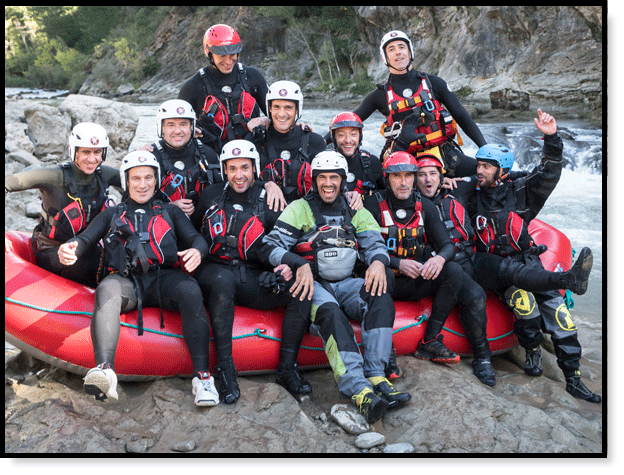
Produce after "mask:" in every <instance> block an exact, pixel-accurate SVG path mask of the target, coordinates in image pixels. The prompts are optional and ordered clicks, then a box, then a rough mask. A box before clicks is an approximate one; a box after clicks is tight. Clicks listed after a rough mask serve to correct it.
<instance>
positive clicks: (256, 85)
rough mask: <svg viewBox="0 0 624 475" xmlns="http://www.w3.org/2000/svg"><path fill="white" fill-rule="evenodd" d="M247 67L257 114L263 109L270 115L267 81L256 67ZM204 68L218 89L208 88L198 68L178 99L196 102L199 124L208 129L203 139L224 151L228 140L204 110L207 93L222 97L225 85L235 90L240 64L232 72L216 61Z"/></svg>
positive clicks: (250, 91)
mask: <svg viewBox="0 0 624 475" xmlns="http://www.w3.org/2000/svg"><path fill="white" fill-rule="evenodd" d="M244 70H245V74H246V76H247V81H246V82H247V84H246V87H248V92H249V94H251V96H252V97H253V98H254V99H255V100H256V103H257V108H258V109H257V111H255V112H254V116H256V117H257V116H259V115H260V114H259V111H262V112H263V113H264V114H265V115H266V114H267V111H266V94H267V92H268V89H269V87H268V85H267V82H266V80H265V79H264V77H263V76H262V74H261V73H260V71H258V70H257V69H256V68H253V67H251V66H245V67H244ZM203 71H204V72H205V74H206V75H207V76H208V79H209V81H208V82H209V83H210V82H212V84H214V89H215V90H214V91H207V89H206V84H205V82H204V79H202V76H201V75H200V73H199V72H197V73H195V74H194V75H193V76H192V77H191V78H190V79H188V80H187V81H186V82H185V83H184V84H183V85H182V87H181V88H180V92H179V93H178V99H182V100H185V101H186V102H188V103H189V104H191V105H192V106H193V109H194V110H195V113H196V114H197V118H198V119H199V120H198V123H197V125H198V127H200V128H202V131H203V133H204V136H203V137H202V138H201V140H202V142H203V143H205V144H206V145H209V146H211V147H212V148H214V149H215V150H216V151H217V152H218V153H220V152H221V146H222V143H224V142H222V140H221V138H220V137H219V136H218V135H219V134H218V133H216V132H215V130H214V127H213V126H212V125H211V123H210V120H206V114H205V113H204V112H203V108H204V105H205V102H206V97H207V96H208V95H209V94H211V95H216V96H217V97H218V95H219V93H221V91H222V89H223V88H224V87H228V88H229V89H230V91H234V90H235V89H236V86H237V85H238V84H240V71H239V68H238V66H237V65H235V66H234V69H233V70H232V72H230V73H228V74H223V73H222V72H221V71H219V70H218V69H217V68H216V67H214V66H213V65H212V64H210V65H209V66H207V67H205V68H203ZM239 99H240V97H234V98H232V100H233V101H235V102H236V101H238V100H239ZM224 105H225V104H224Z"/></svg>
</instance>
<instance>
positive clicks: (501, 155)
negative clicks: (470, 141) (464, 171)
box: [475, 144, 514, 170]
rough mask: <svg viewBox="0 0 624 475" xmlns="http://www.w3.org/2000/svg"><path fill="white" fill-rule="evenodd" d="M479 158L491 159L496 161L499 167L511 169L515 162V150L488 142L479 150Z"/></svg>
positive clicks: (477, 155)
mask: <svg viewBox="0 0 624 475" xmlns="http://www.w3.org/2000/svg"><path fill="white" fill-rule="evenodd" d="M475 158H476V159H477V160H489V161H493V162H495V163H496V164H497V165H498V167H499V168H507V169H509V170H511V168H512V167H513V164H514V156H513V152H512V151H511V150H509V147H506V146H505V145H498V144H487V145H484V146H483V147H481V148H480V149H479V150H477V154H476V155H475Z"/></svg>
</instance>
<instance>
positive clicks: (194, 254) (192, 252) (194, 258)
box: [178, 247, 201, 274]
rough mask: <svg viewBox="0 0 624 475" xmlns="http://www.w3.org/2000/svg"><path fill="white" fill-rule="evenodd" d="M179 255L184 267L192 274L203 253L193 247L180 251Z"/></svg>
mask: <svg viewBox="0 0 624 475" xmlns="http://www.w3.org/2000/svg"><path fill="white" fill-rule="evenodd" d="M178 256H180V260H181V261H182V268H183V269H184V270H185V271H186V272H188V273H189V274H192V273H193V272H194V271H195V269H197V266H199V264H200V263H201V254H200V252H199V251H198V250H197V249H195V248H193V247H191V248H190V249H186V250H184V251H180V252H178Z"/></svg>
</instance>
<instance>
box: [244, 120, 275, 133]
mask: <svg viewBox="0 0 624 475" xmlns="http://www.w3.org/2000/svg"><path fill="white" fill-rule="evenodd" d="M270 123H271V121H270V119H269V118H268V117H255V118H253V119H250V120H249V122H247V128H248V129H249V132H253V131H254V129H255V128H256V127H258V126H260V125H264V126H265V127H267V128H268V127H269V124H270Z"/></svg>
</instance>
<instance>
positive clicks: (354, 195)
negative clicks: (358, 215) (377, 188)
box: [345, 191, 364, 211]
mask: <svg viewBox="0 0 624 475" xmlns="http://www.w3.org/2000/svg"><path fill="white" fill-rule="evenodd" d="M345 194H346V196H347V202H348V203H349V208H351V209H352V210H353V211H357V210H359V209H362V208H363V207H364V202H363V201H362V195H360V194H359V193H358V192H357V191H347V192H346V193H345Z"/></svg>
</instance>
